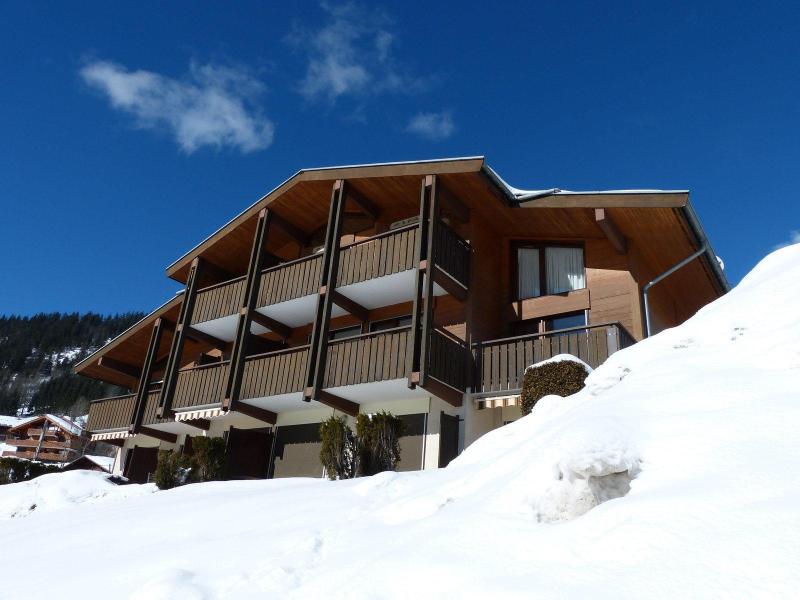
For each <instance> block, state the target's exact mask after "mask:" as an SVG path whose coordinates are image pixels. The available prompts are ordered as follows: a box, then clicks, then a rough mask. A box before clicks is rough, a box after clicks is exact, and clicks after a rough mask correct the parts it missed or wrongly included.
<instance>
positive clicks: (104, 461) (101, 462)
mask: <svg viewBox="0 0 800 600" xmlns="http://www.w3.org/2000/svg"><path fill="white" fill-rule="evenodd" d="M81 458H85V459H87V460H90V461H92V462H93V463H94V464H96V465H97V466H98V467H100V468H101V469H105V470H106V471H108V472H109V473H110V472H111V469H112V468H113V467H114V457H113V456H98V455H96V454H84V455H83V456H81V457H79V458H76V459H75V460H73V461H72V462H75V461H78V460H80V459H81ZM70 464H72V463H70Z"/></svg>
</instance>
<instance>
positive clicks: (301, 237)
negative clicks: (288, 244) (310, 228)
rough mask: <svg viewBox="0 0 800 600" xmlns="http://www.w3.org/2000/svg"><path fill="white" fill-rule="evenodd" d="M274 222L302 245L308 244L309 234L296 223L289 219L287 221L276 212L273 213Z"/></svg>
mask: <svg viewBox="0 0 800 600" xmlns="http://www.w3.org/2000/svg"><path fill="white" fill-rule="evenodd" d="M272 223H273V224H274V225H275V227H277V228H278V229H280V230H281V231H282V232H283V233H285V234H286V235H288V236H289V237H291V238H294V240H295V241H296V242H297V243H298V244H300V245H301V246H307V245H308V239H309V234H307V233H306V232H305V231H303V230H302V229H300V228H299V227H297V226H296V225H292V224H291V223H289V221H287V220H286V219H284V218H283V217H281V216H279V215H276V214H275V213H272Z"/></svg>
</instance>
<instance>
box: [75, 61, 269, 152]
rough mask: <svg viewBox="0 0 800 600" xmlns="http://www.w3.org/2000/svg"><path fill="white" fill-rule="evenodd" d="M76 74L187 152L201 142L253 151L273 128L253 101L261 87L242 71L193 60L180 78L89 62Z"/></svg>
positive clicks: (144, 126) (261, 146) (262, 144)
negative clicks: (170, 136)
mask: <svg viewBox="0 0 800 600" xmlns="http://www.w3.org/2000/svg"><path fill="white" fill-rule="evenodd" d="M80 76H81V78H82V79H83V80H84V81H85V82H86V83H87V84H88V85H89V86H91V87H93V88H95V89H97V90H99V91H100V92H102V93H103V94H104V95H105V96H106V97H107V98H108V100H109V102H110V103H111V106H113V107H114V108H116V109H117V110H120V111H122V112H125V113H128V114H130V115H132V116H133V118H134V119H135V124H136V126H137V127H140V128H142V129H152V130H161V129H166V130H167V131H169V132H170V133H171V134H172V136H173V137H174V139H175V142H176V143H177V144H178V145H179V146H180V147H181V149H182V150H184V151H185V152H187V153H192V152H194V151H195V150H198V149H199V148H201V147H203V146H213V147H222V146H229V147H232V148H237V149H238V150H240V151H241V152H253V151H256V150H262V149H264V148H266V147H267V146H269V145H270V144H271V143H272V139H273V136H274V131H275V127H274V125H273V123H272V121H270V120H269V119H267V118H266V117H265V116H264V115H263V114H262V113H261V111H260V109H259V108H258V106H257V105H256V104H254V102H255V101H256V100H257V99H258V98H259V97H260V96H261V95H262V94H263V93H264V85H263V84H262V83H261V82H260V81H259V80H258V79H256V78H255V77H253V76H252V75H251V74H250V73H249V72H247V71H246V70H243V69H240V68H233V67H227V66H220V65H213V64H207V65H197V64H194V63H192V64H191V65H190V68H189V72H188V74H187V75H186V76H185V77H183V78H182V79H173V78H171V77H166V76H164V75H159V74H158V73H153V72H152V71H144V70H136V71H131V70H128V69H127V68H126V67H124V66H122V65H119V64H116V63H113V62H108V61H94V62H90V63H88V64H86V65H85V66H84V67H83V68H82V69H81V70H80Z"/></svg>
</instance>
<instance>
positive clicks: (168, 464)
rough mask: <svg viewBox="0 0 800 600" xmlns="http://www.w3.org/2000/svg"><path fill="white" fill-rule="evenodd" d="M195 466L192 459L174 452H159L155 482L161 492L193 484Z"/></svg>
mask: <svg viewBox="0 0 800 600" xmlns="http://www.w3.org/2000/svg"><path fill="white" fill-rule="evenodd" d="M193 471H195V465H194V464H193V461H192V460H191V458H190V457H188V456H186V455H185V454H181V453H179V452H175V451H174V450H159V451H158V462H157V463H156V472H155V482H156V485H157V486H158V489H160V490H169V489H172V488H174V487H178V486H180V485H184V484H186V483H191V476H192V474H193Z"/></svg>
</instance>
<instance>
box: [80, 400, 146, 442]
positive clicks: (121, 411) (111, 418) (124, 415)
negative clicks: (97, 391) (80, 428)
mask: <svg viewBox="0 0 800 600" xmlns="http://www.w3.org/2000/svg"><path fill="white" fill-rule="evenodd" d="M135 401H136V395H135V394H126V395H124V396H114V397H112V398H102V399H100V400H94V401H92V402H91V403H90V404H89V419H88V421H87V423H86V428H87V429H88V430H89V431H91V432H92V433H105V432H113V431H123V430H124V431H127V430H128V427H130V424H131V418H132V416H133V404H134V402H135Z"/></svg>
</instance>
